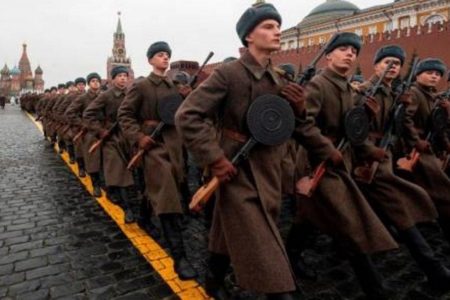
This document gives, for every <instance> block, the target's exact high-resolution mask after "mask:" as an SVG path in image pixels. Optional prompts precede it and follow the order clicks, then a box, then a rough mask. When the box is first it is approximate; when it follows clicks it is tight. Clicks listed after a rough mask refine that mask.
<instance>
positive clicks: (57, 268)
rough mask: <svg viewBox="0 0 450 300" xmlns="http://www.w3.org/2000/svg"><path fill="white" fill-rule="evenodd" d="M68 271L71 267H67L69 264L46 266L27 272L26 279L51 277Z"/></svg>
mask: <svg viewBox="0 0 450 300" xmlns="http://www.w3.org/2000/svg"><path fill="white" fill-rule="evenodd" d="M68 269H69V265H67V264H61V265H52V266H45V267H41V268H37V269H34V270H30V271H27V272H26V277H27V280H29V279H34V278H39V277H45V276H49V275H55V274H59V273H62V272H64V271H67V270H68Z"/></svg>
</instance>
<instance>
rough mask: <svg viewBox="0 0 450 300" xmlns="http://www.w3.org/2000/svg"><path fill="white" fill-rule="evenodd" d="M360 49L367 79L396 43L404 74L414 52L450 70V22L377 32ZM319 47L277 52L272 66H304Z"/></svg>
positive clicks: (320, 63)
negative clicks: (382, 52) (378, 57)
mask: <svg viewBox="0 0 450 300" xmlns="http://www.w3.org/2000/svg"><path fill="white" fill-rule="evenodd" d="M363 44H364V45H363V47H362V49H361V53H360V55H359V65H360V67H361V70H362V73H363V75H364V77H365V78H368V77H369V76H370V75H371V74H372V71H373V64H372V61H373V57H374V55H375V52H376V51H377V49H379V48H380V47H382V46H385V45H388V44H398V45H400V46H401V47H402V48H403V49H405V51H406V53H407V58H406V61H405V66H404V68H403V73H406V72H407V70H408V65H409V62H410V60H411V56H412V54H413V52H414V51H416V53H417V55H418V56H419V57H420V58H426V57H438V58H440V59H442V60H443V61H444V62H445V63H446V64H447V65H448V66H449V67H450V23H449V22H446V23H444V24H443V25H441V24H434V25H433V26H432V27H431V28H430V29H429V28H428V26H419V27H417V26H416V27H412V28H409V29H403V30H394V31H392V32H391V33H390V34H389V33H387V32H385V33H378V34H376V35H373V36H365V37H363ZM319 49H320V47H319V46H311V47H303V48H300V49H298V50H297V49H292V50H286V51H279V52H277V53H275V54H274V55H273V56H272V60H273V63H274V65H278V64H281V63H292V64H294V65H295V66H297V67H298V66H300V64H301V65H302V66H303V67H305V66H307V65H308V64H309V62H310V61H311V60H312V59H313V58H314V56H315V55H316V54H317V52H318V50H319ZM325 64H326V61H325V59H322V60H321V61H320V62H319V64H318V67H319V68H321V67H323V66H325ZM218 65H219V64H217V63H216V64H211V65H209V66H208V68H207V72H208V73H210V72H212V70H213V69H214V68H215V67H217V66H218ZM444 81H445V80H443V81H442V83H441V86H440V87H441V88H444V87H445V82H444Z"/></svg>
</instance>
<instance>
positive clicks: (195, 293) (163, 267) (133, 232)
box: [26, 112, 211, 300]
mask: <svg viewBox="0 0 450 300" xmlns="http://www.w3.org/2000/svg"><path fill="white" fill-rule="evenodd" d="M26 114H27V116H28V117H29V118H30V119H31V121H32V122H33V123H34V124H35V125H36V127H37V128H38V129H39V130H40V131H41V132H42V133H43V132H44V130H43V128H42V124H41V123H38V122H36V121H35V119H34V117H33V115H31V114H29V113H28V112H26ZM55 151H57V152H58V146H57V145H56V146H55ZM60 156H61V158H62V159H63V160H64V161H65V163H66V164H67V166H68V167H69V168H70V169H71V170H72V172H73V173H74V174H75V176H77V178H78V179H79V180H80V181H81V183H82V184H83V185H84V186H85V188H86V190H87V191H88V192H89V193H90V194H91V195H92V193H93V187H92V184H91V180H90V179H89V177H88V176H86V177H85V178H80V177H79V176H78V166H77V165H76V164H73V165H71V164H70V163H69V155H68V154H67V152H64V153H63V154H60ZM92 197H93V196H92ZM95 199H96V200H97V202H98V203H99V204H100V205H101V206H102V207H103V209H104V210H105V211H106V213H107V214H108V215H109V216H110V217H111V218H112V219H113V220H114V221H115V222H116V224H117V225H118V226H119V227H120V229H121V230H122V232H123V233H124V234H125V235H126V236H127V237H128V239H129V240H130V241H131V242H132V243H133V245H134V247H136V249H138V250H139V252H140V253H141V254H142V256H143V257H144V258H145V259H146V260H147V261H148V262H149V263H150V265H151V266H152V267H153V269H155V271H156V272H158V274H159V275H160V276H161V278H162V279H163V280H164V281H165V282H166V283H167V285H168V286H169V287H170V288H171V289H172V290H173V292H174V293H175V294H177V295H178V297H180V298H181V299H182V300H201V299H211V298H210V297H208V296H207V294H206V292H205V290H204V289H203V287H201V286H200V285H199V283H198V282H197V281H195V280H187V281H183V280H181V279H179V278H178V275H177V274H176V273H175V271H174V269H173V259H172V258H171V257H170V256H169V255H168V254H167V252H166V251H165V250H164V249H163V248H161V246H160V245H159V244H158V243H157V242H156V241H155V240H154V239H153V238H152V237H150V236H149V235H148V234H147V233H146V232H145V231H143V230H142V229H141V228H140V227H139V226H138V225H137V223H132V224H125V222H124V212H123V210H122V209H121V208H120V207H119V206H117V205H115V204H113V203H112V202H111V201H110V200H109V199H108V198H107V197H106V193H105V192H104V191H103V192H102V197H100V198H95Z"/></svg>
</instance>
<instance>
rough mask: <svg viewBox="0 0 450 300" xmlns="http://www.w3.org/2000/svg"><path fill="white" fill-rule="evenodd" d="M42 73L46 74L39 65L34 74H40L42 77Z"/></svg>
mask: <svg viewBox="0 0 450 300" xmlns="http://www.w3.org/2000/svg"><path fill="white" fill-rule="evenodd" d="M42 73H44V72H43V71H42V68H41V66H40V65H39V66H38V67H37V68H36V70H34V74H40V75H42Z"/></svg>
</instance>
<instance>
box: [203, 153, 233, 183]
mask: <svg viewBox="0 0 450 300" xmlns="http://www.w3.org/2000/svg"><path fill="white" fill-rule="evenodd" d="M209 167H210V171H211V174H212V175H213V176H217V178H219V181H220V182H225V181H230V180H231V178H232V177H233V176H236V174H237V169H236V167H235V166H233V164H232V163H231V161H229V160H228V159H227V158H226V157H225V156H222V157H221V158H219V159H218V160H216V161H215V162H213V163H212V164H211V165H210V166H209Z"/></svg>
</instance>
